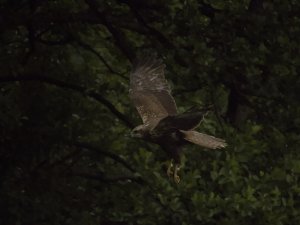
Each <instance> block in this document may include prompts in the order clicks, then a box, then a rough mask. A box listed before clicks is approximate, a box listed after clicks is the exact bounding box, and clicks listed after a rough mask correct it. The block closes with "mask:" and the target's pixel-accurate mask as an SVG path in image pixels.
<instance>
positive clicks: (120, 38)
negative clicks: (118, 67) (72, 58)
mask: <svg viewBox="0 0 300 225" xmlns="http://www.w3.org/2000/svg"><path fill="white" fill-rule="evenodd" d="M85 2H86V3H87V4H88V6H89V7H90V10H91V11H92V12H94V13H95V15H97V16H98V17H99V19H100V20H101V21H102V24H103V25H104V26H105V27H106V28H107V30H108V31H109V32H110V33H111V34H112V36H113V37H114V40H115V43H116V45H117V47H118V48H119V49H120V50H121V51H122V52H123V54H124V55H125V56H126V57H127V58H128V59H129V61H130V62H133V60H134V59H135V53H134V51H133V49H132V47H131V45H130V44H129V41H128V40H127V38H126V36H125V34H124V33H123V32H122V31H121V30H119V29H117V28H116V27H115V26H114V25H113V24H112V23H110V22H109V20H107V18H106V15H105V14H104V13H103V12H100V11H99V10H98V4H97V2H96V1H94V0H85Z"/></svg>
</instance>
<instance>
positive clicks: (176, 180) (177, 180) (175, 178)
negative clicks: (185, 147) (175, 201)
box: [173, 164, 180, 184]
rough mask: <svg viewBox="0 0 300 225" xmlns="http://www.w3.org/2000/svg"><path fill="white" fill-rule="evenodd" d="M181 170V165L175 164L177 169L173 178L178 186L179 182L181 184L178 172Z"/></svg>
mask: <svg viewBox="0 0 300 225" xmlns="http://www.w3.org/2000/svg"><path fill="white" fill-rule="evenodd" d="M179 170H180V165H178V164H175V168H174V176H173V178H174V181H175V183H176V184H179V182H180V177H179V176H178V174H177V172H178V171H179Z"/></svg>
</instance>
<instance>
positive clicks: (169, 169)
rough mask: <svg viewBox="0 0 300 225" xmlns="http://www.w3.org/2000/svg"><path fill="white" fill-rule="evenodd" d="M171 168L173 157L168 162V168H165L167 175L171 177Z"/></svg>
mask: <svg viewBox="0 0 300 225" xmlns="http://www.w3.org/2000/svg"><path fill="white" fill-rule="evenodd" d="M172 168H173V159H171V161H170V164H169V166H168V169H167V175H168V177H172V175H173V171H172Z"/></svg>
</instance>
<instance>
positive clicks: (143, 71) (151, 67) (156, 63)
mask: <svg viewBox="0 0 300 225" xmlns="http://www.w3.org/2000/svg"><path fill="white" fill-rule="evenodd" d="M164 69H165V65H164V64H163V63H162V61H161V60H159V59H156V58H155V57H153V56H150V57H145V58H142V59H139V60H137V61H136V63H135V64H134V67H133V69H132V72H131V74H130V90H129V94H130V98H131V99H132V101H133V103H134V105H135V106H136V108H137V110H138V112H139V114H140V116H141V118H142V120H143V123H144V124H154V123H155V124H157V121H159V120H161V119H162V118H164V117H166V116H168V115H175V114H176V113H177V108H176V103H175V100H174V98H173V97H172V95H171V89H170V87H169V85H168V83H167V80H166V79H165V75H164Z"/></svg>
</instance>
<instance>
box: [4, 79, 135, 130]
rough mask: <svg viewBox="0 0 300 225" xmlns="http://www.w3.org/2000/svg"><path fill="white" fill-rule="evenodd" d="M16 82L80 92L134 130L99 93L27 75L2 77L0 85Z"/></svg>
mask: <svg viewBox="0 0 300 225" xmlns="http://www.w3.org/2000/svg"><path fill="white" fill-rule="evenodd" d="M14 81H21V82H26V81H38V82H42V83H46V84H51V85H54V86H56V87H60V88H65V89H70V90H73V91H76V92H79V93H81V94H84V95H87V96H89V97H91V98H93V99H95V100H96V101H98V102H100V103H101V104H102V105H104V106H105V107H106V108H108V109H109V110H110V112H111V113H113V114H114V115H115V116H116V117H117V118H118V119H120V120H121V121H122V122H123V123H124V124H125V125H126V126H127V127H129V128H133V124H132V123H131V122H130V120H129V119H128V118H127V117H126V116H125V115H124V114H122V113H121V112H119V111H118V110H117V109H116V108H115V106H114V105H113V104H112V103H111V102H110V101H108V100H107V99H106V98H104V97H103V96H101V95H100V94H99V93H97V92H95V91H92V90H89V89H88V88H86V87H83V86H79V85H75V84H70V83H67V82H64V81H60V80H56V79H54V78H50V77H43V76H39V75H34V74H26V75H22V76H1V77H0V83H5V82H14Z"/></svg>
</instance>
